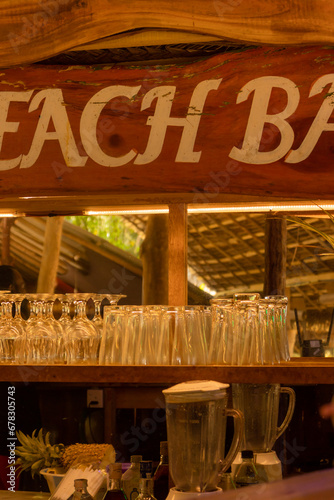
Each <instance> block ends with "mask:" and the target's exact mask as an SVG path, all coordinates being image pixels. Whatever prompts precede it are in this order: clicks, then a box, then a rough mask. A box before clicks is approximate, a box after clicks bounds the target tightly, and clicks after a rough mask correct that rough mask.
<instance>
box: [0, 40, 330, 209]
mask: <svg viewBox="0 0 334 500" xmlns="http://www.w3.org/2000/svg"><path fill="white" fill-rule="evenodd" d="M333 55H334V54H333V50H332V49H328V48H319V47H307V48H305V49H296V48H290V49H282V48H279V49H274V48H267V49H252V50H249V51H246V52H241V53H234V54H230V55H228V54H225V55H219V56H215V57H213V58H210V59H207V60H205V61H199V62H196V63H193V64H188V65H185V66H178V65H171V66H159V67H157V66H152V67H149V66H148V67H146V68H137V67H132V68H108V67H104V66H103V67H74V68H73V67H40V66H39V67H32V66H29V67H25V68H15V69H8V70H3V71H1V79H0V91H3V92H4V95H5V93H6V92H10V91H15V92H16V91H18V92H20V91H23V92H29V91H33V93H32V94H31V96H32V97H31V99H35V98H36V96H37V97H38V96H39V92H44V91H45V92H46V91H48V90H50V89H51V90H57V89H59V90H61V92H62V94H61V95H62V99H63V100H62V104H61V106H62V107H65V109H66V113H67V116H68V120H69V126H70V127H71V130H72V132H73V137H74V141H75V143H76V146H77V148H78V151H79V153H80V155H81V156H85V155H86V156H88V159H87V161H86V163H85V165H84V166H75V167H68V166H67V165H66V164H65V161H64V156H63V153H62V151H61V148H60V145H59V141H58V140H52V139H51V140H49V139H47V140H45V141H44V143H43V146H42V149H41V152H40V154H39V156H38V157H37V159H36V161H35V163H34V164H33V165H32V166H30V167H29V168H20V167H15V168H12V169H11V170H3V166H2V165H1V167H0V168H1V169H2V170H1V172H0V205H1V206H3V207H8V208H9V207H10V206H14V207H16V209H17V210H19V209H20V208H21V209H22V211H24V212H25V211H26V212H29V211H31V210H32V209H33V205H32V204H33V203H34V202H36V203H37V204H39V206H43V209H42V210H43V211H44V213H57V210H62V209H66V207H67V211H68V212H69V211H71V210H72V213H73V212H75V209H76V206H79V207H80V199H82V198H85V197H86V199H87V197H89V196H91V200H92V206H96V205H97V204H99V205H100V206H101V205H103V204H105V205H107V206H109V207H110V206H113V205H115V204H117V203H119V202H120V201H121V204H124V203H126V202H128V203H130V202H129V199H130V200H132V201H131V202H133V201H134V202H135V203H136V204H137V205H140V204H149V203H150V202H151V203H152V204H154V203H159V201H160V202H162V203H166V202H167V203H168V201H171V202H188V203H193V204H200V203H206V204H208V203H218V202H222V201H224V199H225V198H226V199H227V200H228V197H229V196H231V195H236V196H237V198H238V196H249V197H254V196H258V197H259V199H261V198H262V199H263V198H267V199H269V198H276V199H278V198H280V199H283V198H286V199H292V198H296V199H297V198H299V199H303V200H320V199H321V200H325V199H333V196H334V176H333V167H332V165H333V162H332V156H333V152H332V136H333V131H331V130H325V131H322V132H321V133H320V137H319V139H318V140H317V141H316V144H315V146H314V148H313V149H312V151H311V153H310V154H309V155H308V156H307V157H306V159H304V160H302V161H300V162H297V163H288V162H287V161H286V157H287V156H289V154H285V155H282V157H281V158H279V159H278V160H275V161H273V162H272V163H268V164H254V163H247V161H248V160H247V159H246V160H245V161H236V160H233V159H231V151H232V149H233V148H235V149H240V148H241V145H242V144H243V141H244V137H245V131H246V129H247V124H248V120H249V116H250V113H251V109H252V106H253V97H252V95H251V96H250V97H249V98H247V99H246V100H244V101H243V102H238V103H237V99H238V95H239V94H240V93H241V92H242V91H243V90H242V89H245V88H247V84H248V83H249V82H250V81H251V80H257V79H261V78H265V79H266V78H269V79H270V78H272V77H275V78H276V76H279V77H282V78H283V80H284V81H287V80H289V82H290V86H291V87H292V88H293V89H294V90H295V92H298V93H299V95H300V98H299V104H298V106H297V108H296V110H295V111H294V112H293V113H291V115H290V116H288V117H287V118H286V120H285V122H286V124H287V125H286V127H287V128H291V129H292V130H293V134H294V139H293V144H292V146H291V149H292V150H298V148H300V146H301V144H303V142H304V140H305V137H307V134H308V132H309V130H310V127H311V124H312V123H313V122H314V120H315V119H316V117H317V115H318V112H319V109H320V108H321V106H322V104H323V103H324V102H327V101H326V99H327V98H329V99H330V98H331V92H330V91H329V90H330V85H329V84H328V85H324V88H323V90H322V91H321V92H320V93H319V94H316V95H314V96H312V97H309V93H310V89H311V88H312V86H313V85H314V82H316V81H318V80H319V78H321V77H323V76H324V75H331V74H332V69H333V62H334V57H333ZM333 78H334V77H333ZM217 80H221V83H220V84H219V86H218V88H217V90H210V91H209V92H208V94H207V97H206V99H205V103H204V105H203V111H202V112H201V113H200V121H199V125H198V129H197V131H196V137H195V142H194V146H193V151H194V154H195V155H196V154H197V153H198V154H199V153H200V157H199V160H198V161H197V160H196V161H182V162H180V161H176V158H177V154H178V152H179V148H180V142H181V138H182V134H183V131H184V129H183V126H182V125H181V122H177V126H175V125H170V124H168V125H167V127H166V133H165V136H164V140H163V145H162V149H161V152H160V154H159V155H158V156H157V157H156V158H155V159H153V160H152V161H149V162H148V163H146V164H136V163H135V160H130V161H129V162H128V163H126V164H123V165H122V166H116V167H108V166H103V165H101V164H99V163H97V162H96V161H95V160H94V159H93V158H92V157H91V154H90V153H91V151H90V152H88V153H89V154H88V155H87V154H86V151H85V150H84V149H83V145H82V133H81V134H80V119H81V117H82V113H83V110H84V109H85V106H86V104H87V102H88V101H89V100H90V99H93V100H94V97H95V95H96V94H97V92H99V91H100V90H101V89H103V90H104V89H106V88H108V87H111V86H114V85H125V86H127V87H129V88H133V87H140V90H139V91H138V94H137V96H136V98H135V99H132V100H129V99H123V98H114V99H111V100H110V101H108V102H106V106H105V108H104V109H103V111H102V112H101V116H100V119H99V121H98V125H97V135H98V140H99V143H100V147H101V149H102V150H103V151H104V152H105V153H106V155H107V156H108V157H111V158H118V157H122V156H124V155H126V154H127V153H128V152H129V151H133V154H134V155H137V156H138V155H143V154H144V153H145V151H146V149H147V147H148V141H149V137H150V134H151V130H152V129H153V126H151V125H149V124H148V120H150V117H152V116H154V113H155V112H156V107H157V104H156V99H154V100H153V102H152V104H151V105H150V106H149V107H148V108H145V109H141V105H142V102H143V99H144V98H145V96H147V95H148V93H149V92H151V91H152V89H157V88H161V86H167V87H172V88H173V89H175V96H174V98H173V102H172V108H171V111H170V113H171V114H170V117H171V119H173V120H178V119H180V120H185V117H188V118H187V119H190V118H191V116H192V110H191V109H190V110H189V106H190V102H191V98H192V95H193V93H194V89H195V88H197V86H198V85H201V84H202V83H203V82H212V81H217ZM286 100H287V96H286V92H285V91H284V90H283V89H279V88H274V89H273V91H272V94H271V96H270V102H269V106H268V113H269V114H270V113H273V114H274V115H275V114H278V112H280V111H281V110H282V109H283V110H284V108H285V106H286ZM29 106H30V105H29V103H28V102H27V103H26V102H16V101H11V102H10V104H9V112H8V117H7V119H8V123H10V122H13V123H15V122H17V123H18V129H17V131H16V132H13V131H9V132H7V131H5V133H4V134H3V141H2V147H1V152H0V160H1V161H2V160H7V159H13V158H16V157H19V155H21V154H23V155H28V154H29V151H30V148H31V144H32V141H33V138H34V136H35V133H36V128H37V126H38V124H39V118H40V116H41V114H43V113H44V114H45V112H44V111H43V106H44V101H43V100H41V102H40V104H39V106H38V107H37V108H36V109H35V110H30V111H28V110H29ZM329 121H330V119H329ZM156 123H160V122H159V121H156ZM182 123H183V124H184V123H185V121H183V122H182ZM329 125H330V123H329V124H328V126H329ZM6 126H7V125H6ZM8 126H9V125H8ZM10 126H11V127H12V126H13V125H12V123H10ZM52 127H53V124H52V118H51V120H50V131H51V130H52ZM189 130H190V129H189ZM189 130H188V131H187V134H189ZM84 133H85V130H83V134H84ZM187 134H185V135H187ZM280 137H281V136H280V130H279V129H278V128H277V127H275V126H274V125H273V124H270V123H269V125H268V126H267V125H266V126H265V127H264V131H263V136H262V139H261V145H260V149H262V150H263V151H264V152H267V151H269V152H271V151H272V150H275V148H277V146H278V144H279V143H280ZM86 147H87V144H86ZM87 149H89V148H88V147H87ZM135 158H137V157H136V156H135ZM43 197H47V198H43ZM80 197H81V198H80ZM69 198H70V199H71V202H70V203H69ZM43 200H44V201H43ZM87 205H88V206H87ZM87 205H86V207H87V208H89V204H88V203H87ZM81 208H82V205H81ZM45 210H47V211H46V212H45ZM79 210H80V208H79ZM58 213H59V212H58Z"/></svg>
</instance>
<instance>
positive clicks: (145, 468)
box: [139, 460, 154, 498]
mask: <svg viewBox="0 0 334 500" xmlns="http://www.w3.org/2000/svg"><path fill="white" fill-rule="evenodd" d="M140 478H141V479H146V483H145V484H146V486H147V489H148V492H149V493H150V494H152V496H153V477H152V460H142V461H141V462H140ZM139 490H140V482H139ZM153 498H154V497H153Z"/></svg>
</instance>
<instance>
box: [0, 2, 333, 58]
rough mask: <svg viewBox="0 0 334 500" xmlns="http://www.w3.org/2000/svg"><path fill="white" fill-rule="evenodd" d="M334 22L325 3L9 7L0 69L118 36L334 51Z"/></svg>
mask: <svg viewBox="0 0 334 500" xmlns="http://www.w3.org/2000/svg"><path fill="white" fill-rule="evenodd" d="M13 5H14V7H13ZM333 22H334V4H333V2H331V1H327V2H325V1H324V0H267V1H266V2H263V0H212V1H208V0H192V1H191V2H190V1H188V2H180V0H154V1H149V0H130V1H128V2H124V0H113V1H112V2H111V1H110V0H99V1H98V2H97V1H96V0H85V1H82V2H81V1H75V2H74V1H70V0H29V1H28V0H15V2H9V1H7V2H0V54H1V61H0V66H2V67H8V66H11V65H18V64H27V63H31V62H36V61H41V60H43V59H46V58H48V57H50V56H53V55H55V54H59V53H60V52H66V51H68V50H73V48H75V47H78V46H79V50H80V45H82V44H87V43H89V42H92V41H95V40H98V39H104V38H105V37H110V36H112V35H117V39H116V43H117V42H119V40H122V39H124V38H126V39H127V41H130V43H131V35H133V33H136V30H138V31H140V34H141V35H143V37H142V38H141V43H142V44H143V45H145V40H147V43H148V44H150V45H159V44H161V43H168V42H164V41H162V40H161V31H162V30H166V33H169V35H170V33H171V32H172V33H174V34H175V41H174V42H169V43H180V38H179V41H178V38H177V37H178V36H179V37H180V36H182V34H183V33H185V34H192V35H193V36H194V38H193V40H196V38H195V37H196V35H197V36H198V35H200V34H202V35H206V36H211V37H212V39H214V40H217V39H218V40H237V41H239V42H247V43H251V44H256V45H263V44H271V45H274V44H281V45H296V44H303V45H305V44H309V45H310V44H313V43H314V44H317V43H326V44H331V45H333V41H334V32H333ZM157 27H159V30H156V31H154V29H156V28H157ZM145 30H148V32H147V38H145ZM127 31H131V33H130V34H128V33H127ZM143 32H144V34H143ZM127 37H128V38H127ZM199 41H200V40H199ZM102 43H104V44H105V43H106V41H105V40H103V42H102ZM103 46H105V45H102V47H103ZM118 46H122V45H118ZM123 46H124V47H128V46H129V45H127V44H125V45H123ZM132 46H133V45H132Z"/></svg>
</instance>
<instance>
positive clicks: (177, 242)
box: [168, 203, 188, 306]
mask: <svg viewBox="0 0 334 500" xmlns="http://www.w3.org/2000/svg"><path fill="white" fill-rule="evenodd" d="M187 236H188V235H187V205H185V204H184V203H178V204H175V205H170V206H169V227H168V303H169V304H170V305H172V306H182V305H186V304H187V303H188V279H187V249H188V237H187Z"/></svg>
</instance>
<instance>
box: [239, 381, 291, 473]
mask: <svg viewBox="0 0 334 500" xmlns="http://www.w3.org/2000/svg"><path fill="white" fill-rule="evenodd" d="M282 393H285V394H288V396H289V404H288V409H287V413H286V415H285V418H284V420H283V422H282V424H281V425H280V426H279V427H278V413H279V403H280V396H281V394H282ZM232 398H233V407H234V408H235V409H238V410H239V411H242V412H243V414H244V420H245V426H244V436H243V441H242V448H241V449H242V450H252V451H253V453H254V462H255V464H256V468H257V471H258V473H259V476H260V477H261V479H262V480H263V481H264V482H271V481H276V480H278V479H282V464H281V462H280V460H279V458H278V456H277V454H276V452H275V451H274V450H273V449H272V447H273V446H274V444H275V441H276V440H277V438H279V436H281V434H283V432H284V431H285V429H286V428H287V426H288V425H289V423H290V421H291V418H292V415H293V410H294V407H295V392H294V390H293V389H291V388H290V387H280V384H232ZM240 463H241V454H240V453H239V454H238V456H237V458H236V459H235V461H234V462H233V464H232V475H234V473H235V471H236V468H237V466H238V465H239V464H240Z"/></svg>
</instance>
